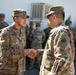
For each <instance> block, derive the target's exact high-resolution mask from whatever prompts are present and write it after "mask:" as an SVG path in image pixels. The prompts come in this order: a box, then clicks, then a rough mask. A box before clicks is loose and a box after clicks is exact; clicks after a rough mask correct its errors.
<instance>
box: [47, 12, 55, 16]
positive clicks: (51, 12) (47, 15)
mask: <svg viewBox="0 0 76 75" xmlns="http://www.w3.org/2000/svg"><path fill="white" fill-rule="evenodd" d="M54 13H55V12H54V11H50V12H49V13H48V14H47V15H46V17H47V18H48V16H50V15H51V14H54Z"/></svg>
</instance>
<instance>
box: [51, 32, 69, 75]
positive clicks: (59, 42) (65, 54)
mask: <svg viewBox="0 0 76 75" xmlns="http://www.w3.org/2000/svg"><path fill="white" fill-rule="evenodd" d="M69 46H70V38H69V36H68V34H67V33H65V32H64V31H62V32H59V33H58V34H56V36H55V38H54V56H55V61H54V64H53V66H52V69H51V73H53V74H54V75H55V74H56V73H57V72H59V71H61V70H62V69H63V67H66V64H67V62H68V60H69V58H70V56H69V50H70V48H69ZM68 49H69V50H68Z"/></svg>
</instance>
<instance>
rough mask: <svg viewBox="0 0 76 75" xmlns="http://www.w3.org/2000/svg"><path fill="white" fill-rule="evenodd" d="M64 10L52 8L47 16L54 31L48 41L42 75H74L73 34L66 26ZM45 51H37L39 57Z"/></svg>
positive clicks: (58, 7) (59, 7)
mask: <svg viewBox="0 0 76 75" xmlns="http://www.w3.org/2000/svg"><path fill="white" fill-rule="evenodd" d="M64 17H65V13H64V8H63V7H62V6H56V7H51V9H50V11H49V13H48V14H47V18H48V22H49V26H50V27H51V28H53V29H52V31H51V32H50V35H49V38H48V40H47V43H46V46H45V50H44V53H43V58H42V63H41V67H40V75H74V54H75V48H74V40H73V35H72V32H71V31H70V29H69V28H68V27H65V26H64ZM42 52H43V50H41V51H40V50H39V49H37V55H40V54H42Z"/></svg>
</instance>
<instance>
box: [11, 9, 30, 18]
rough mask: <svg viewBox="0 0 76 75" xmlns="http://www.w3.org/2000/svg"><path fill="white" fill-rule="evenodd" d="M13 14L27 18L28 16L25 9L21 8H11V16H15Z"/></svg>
mask: <svg viewBox="0 0 76 75" xmlns="http://www.w3.org/2000/svg"><path fill="white" fill-rule="evenodd" d="M15 16H20V17H25V16H26V18H29V16H28V15H27V13H26V11H25V10H23V9H15V10H13V12H12V17H15Z"/></svg>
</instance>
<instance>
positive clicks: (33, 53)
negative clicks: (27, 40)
mask: <svg viewBox="0 0 76 75" xmlns="http://www.w3.org/2000/svg"><path fill="white" fill-rule="evenodd" d="M36 55H37V51H36V50H34V49H29V53H28V55H27V56H28V57H30V58H32V59H34V58H35V57H36Z"/></svg>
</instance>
